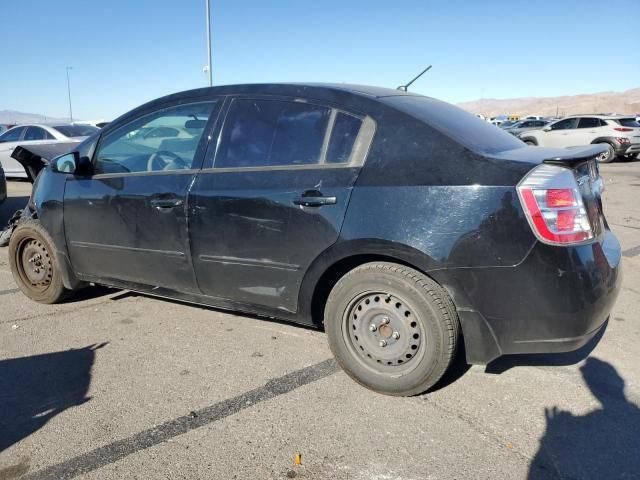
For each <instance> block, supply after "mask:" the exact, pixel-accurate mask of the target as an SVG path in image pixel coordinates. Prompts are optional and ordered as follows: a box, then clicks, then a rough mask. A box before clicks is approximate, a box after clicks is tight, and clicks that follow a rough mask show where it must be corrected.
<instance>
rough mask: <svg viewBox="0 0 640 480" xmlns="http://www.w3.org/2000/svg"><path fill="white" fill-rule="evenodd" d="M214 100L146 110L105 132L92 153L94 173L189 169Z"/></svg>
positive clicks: (214, 103) (213, 105) (214, 102)
mask: <svg viewBox="0 0 640 480" xmlns="http://www.w3.org/2000/svg"><path fill="white" fill-rule="evenodd" d="M215 105H216V101H209V102H199V103H190V104H184V105H178V106H173V107H169V108H165V109H162V110H158V111H156V112H153V113H149V114H147V115H144V116H142V117H140V118H137V119H135V120H133V121H132V122H129V123H127V124H126V125H123V126H122V127H120V128H117V129H116V130H114V131H112V132H109V133H107V134H106V135H105V136H104V138H103V139H102V141H101V142H100V145H99V147H98V152H97V153H96V156H95V166H94V168H95V173H96V174H100V173H134V172H155V171H174V170H185V169H190V168H192V165H193V161H194V158H195V156H196V151H197V150H198V145H199V143H200V138H201V137H202V134H203V132H204V129H205V126H206V125H207V122H208V120H209V116H210V115H211V113H212V112H213V110H214V108H215Z"/></svg>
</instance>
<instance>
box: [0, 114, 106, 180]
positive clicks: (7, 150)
mask: <svg viewBox="0 0 640 480" xmlns="http://www.w3.org/2000/svg"><path fill="white" fill-rule="evenodd" d="M98 131H100V129H99V128H96V127H94V126H92V125H83V124H76V123H68V124H55V125H35V124H33V125H18V126H16V127H13V128H11V129H9V130H7V131H6V132H4V133H3V134H2V135H0V164H2V168H3V169H4V173H5V176H6V177H7V178H9V177H14V178H15V177H17V178H28V177H27V173H26V172H25V171H24V168H23V167H22V165H20V163H18V162H17V161H16V160H14V159H13V158H11V153H12V152H13V150H14V149H15V148H16V147H17V146H19V145H25V146H26V145H33V144H42V143H47V144H50V143H56V142H81V141H83V140H84V139H85V138H87V137H88V136H90V135H93V134H94V133H95V132H98Z"/></svg>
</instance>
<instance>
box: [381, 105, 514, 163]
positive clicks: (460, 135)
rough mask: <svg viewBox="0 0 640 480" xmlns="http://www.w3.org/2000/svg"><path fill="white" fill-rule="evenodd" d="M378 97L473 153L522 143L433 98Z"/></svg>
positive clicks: (498, 129)
mask: <svg viewBox="0 0 640 480" xmlns="http://www.w3.org/2000/svg"><path fill="white" fill-rule="evenodd" d="M380 100H381V101H383V102H384V103H386V104H388V105H391V106H392V107H395V108H397V109H398V110H400V111H402V112H405V113H407V114H409V115H411V116H412V117H415V118H417V119H418V120H422V121H423V122H425V123H427V124H428V125H430V126H431V127H433V128H435V129H436V130H439V131H440V132H442V133H444V134H445V135H447V136H448V137H450V138H452V139H453V140H455V141H456V142H458V143H460V144H462V145H464V146H465V147H467V148H468V149H469V150H471V151H473V152H476V153H481V154H486V153H496V152H503V151H506V150H513V149H514V148H521V147H522V146H524V144H523V143H522V142H521V141H520V140H519V139H518V138H516V137H515V136H514V135H511V134H510V133H509V132H505V131H504V130H502V129H500V128H495V126H494V125H491V124H490V123H488V122H485V121H484V120H480V119H479V118H478V117H476V116H475V115H473V114H471V113H469V112H465V111H464V110H462V109H461V108H458V107H455V106H453V105H451V104H449V103H446V102H441V101H440V100H436V99H435V98H430V97H422V96H417V95H416V96H410V95H402V96H401V95H398V96H393V97H386V98H381V99H380Z"/></svg>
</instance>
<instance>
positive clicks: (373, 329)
mask: <svg viewBox="0 0 640 480" xmlns="http://www.w3.org/2000/svg"><path fill="white" fill-rule="evenodd" d="M377 329H378V327H376V326H375V325H374V324H373V323H372V324H371V325H369V330H371V331H372V332H375V331H376V330H377Z"/></svg>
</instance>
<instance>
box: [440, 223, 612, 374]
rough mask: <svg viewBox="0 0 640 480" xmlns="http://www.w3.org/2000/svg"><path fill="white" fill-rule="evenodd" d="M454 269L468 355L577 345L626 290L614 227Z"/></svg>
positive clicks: (482, 358)
mask: <svg viewBox="0 0 640 480" xmlns="http://www.w3.org/2000/svg"><path fill="white" fill-rule="evenodd" d="M450 273H452V275H451V277H450V279H449V280H450V282H451V283H450V284H449V285H447V286H448V288H449V290H450V291H451V290H453V291H452V294H453V297H454V302H455V303H456V306H457V307H458V312H459V316H460V321H461V324H462V329H463V334H464V336H465V347H466V350H467V359H468V361H469V362H470V363H480V364H484V363H488V362H490V361H491V360H493V359H494V358H496V357H498V356H500V355H504V354H515V353H559V352H568V351H573V350H576V349H578V348H580V347H582V346H583V345H584V344H586V343H587V342H588V341H589V340H590V339H591V338H593V337H594V336H595V335H597V334H598V332H599V331H600V330H601V329H602V328H604V327H605V325H606V321H607V319H608V317H609V314H610V312H611V309H612V308H613V305H614V303H615V300H616V298H617V295H618V292H619V290H620V284H621V281H622V276H621V250H620V244H619V242H618V240H617V238H616V237H615V236H614V235H613V233H611V232H610V231H607V232H606V233H605V234H604V236H603V238H602V240H601V241H600V242H594V243H592V244H587V245H580V246H575V247H553V246H549V245H544V244H542V243H537V244H536V245H535V246H534V247H533V249H532V250H531V252H530V253H529V255H527V257H526V258H525V259H524V260H523V261H522V262H521V263H520V264H519V265H516V266H514V267H500V268H482V269H466V271H463V270H458V271H456V272H453V271H450ZM445 282H446V280H445Z"/></svg>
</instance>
